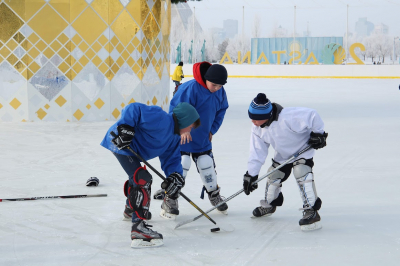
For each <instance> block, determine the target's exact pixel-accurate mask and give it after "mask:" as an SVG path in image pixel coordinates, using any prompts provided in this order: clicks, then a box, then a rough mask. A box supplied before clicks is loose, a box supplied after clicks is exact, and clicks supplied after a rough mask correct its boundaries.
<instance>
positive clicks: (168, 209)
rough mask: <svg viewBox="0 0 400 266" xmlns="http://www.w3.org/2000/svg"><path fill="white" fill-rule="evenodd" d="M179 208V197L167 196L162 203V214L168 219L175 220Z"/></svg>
mask: <svg viewBox="0 0 400 266" xmlns="http://www.w3.org/2000/svg"><path fill="white" fill-rule="evenodd" d="M178 208H179V205H178V199H175V200H174V199H171V198H170V197H168V196H165V198H164V200H163V203H162V204H161V212H160V216H161V217H163V218H165V219H168V220H175V219H176V216H177V215H179V210H178Z"/></svg>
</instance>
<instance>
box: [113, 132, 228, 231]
mask: <svg viewBox="0 0 400 266" xmlns="http://www.w3.org/2000/svg"><path fill="white" fill-rule="evenodd" d="M110 134H111V136H113V137H117V135H116V134H115V133H114V132H113V131H111V132H110ZM127 149H128V150H129V151H130V152H132V153H133V154H134V155H135V156H136V157H137V158H138V159H139V160H141V161H142V162H143V163H144V164H145V165H147V166H148V167H149V168H150V169H151V170H153V172H154V173H156V174H157V175H158V176H159V177H160V178H161V179H162V180H164V181H165V180H166V178H165V177H164V176H163V175H162V174H160V172H158V171H157V170H156V169H155V168H154V167H153V166H151V164H149V163H148V162H147V161H146V160H145V159H143V157H142V156H140V155H139V154H137V153H136V152H135V151H134V150H133V149H132V148H131V147H129V146H128V147H127ZM179 195H181V196H182V197H183V198H184V199H185V200H187V202H189V203H190V204H191V205H192V206H193V207H195V208H196V209H197V210H198V211H199V212H200V213H201V214H202V215H201V216H203V215H204V216H205V217H206V218H207V219H208V220H210V221H211V222H212V223H213V224H215V225H216V226H218V225H217V223H216V222H215V221H214V220H213V219H212V218H211V217H210V216H208V215H207V213H205V212H204V211H203V210H202V209H200V207H198V206H197V205H196V204H194V203H193V201H191V200H190V199H189V198H188V197H186V195H185V194H183V193H182V192H179ZM220 228H221V227H220V226H218V229H217V228H213V229H211V230H214V231H212V232H216V231H219V229H220ZM222 229H223V228H222ZM224 231H229V230H225V229H224Z"/></svg>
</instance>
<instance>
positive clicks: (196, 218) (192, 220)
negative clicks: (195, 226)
mask: <svg viewBox="0 0 400 266" xmlns="http://www.w3.org/2000/svg"><path fill="white" fill-rule="evenodd" d="M309 149H311V146H308V147H306V148H304V149H302V150H301V151H299V152H297V153H295V154H293V155H292V157H290V158H289V159H288V160H286V161H285V162H283V163H282V164H281V165H279V166H278V167H277V168H275V169H274V170H272V171H271V172H268V173H266V174H265V175H263V176H262V177H260V178H259V179H258V180H257V181H255V182H253V184H257V183H258V182H260V181H261V180H263V179H264V178H266V177H268V176H269V175H271V174H272V173H274V172H275V171H277V170H279V169H280V168H282V167H283V166H285V165H286V164H288V163H289V162H290V161H292V160H294V159H296V158H297V157H299V155H300V154H302V153H304V152H306V151H308V150H309ZM243 191H244V189H243V188H242V189H241V190H239V191H238V192H236V193H235V194H233V195H232V196H230V197H228V198H226V199H225V200H224V201H221V202H220V203H219V204H218V205H216V206H214V207H212V208H211V209H209V210H208V211H206V213H209V212H211V211H213V210H215V209H216V208H218V207H219V206H221V205H222V204H224V203H225V202H228V201H230V200H231V199H233V198H234V197H236V196H237V195H239V194H240V193H242V192H243ZM201 217H202V215H199V216H196V217H195V218H193V219H190V220H186V221H182V222H180V223H178V224H177V225H176V226H175V229H177V228H179V227H181V226H182V225H185V224H188V223H191V222H194V221H196V220H198V219H200V218H201Z"/></svg>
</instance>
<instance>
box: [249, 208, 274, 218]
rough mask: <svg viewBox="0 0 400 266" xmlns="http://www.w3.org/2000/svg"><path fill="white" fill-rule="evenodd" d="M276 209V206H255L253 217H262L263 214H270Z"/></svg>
mask: <svg viewBox="0 0 400 266" xmlns="http://www.w3.org/2000/svg"><path fill="white" fill-rule="evenodd" d="M275 211H276V207H275V206H272V207H267V208H265V207H263V206H260V207H257V208H255V209H254V210H253V215H254V217H263V216H271V215H272V214H273V213H274V212H275Z"/></svg>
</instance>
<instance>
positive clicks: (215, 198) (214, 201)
mask: <svg viewBox="0 0 400 266" xmlns="http://www.w3.org/2000/svg"><path fill="white" fill-rule="evenodd" d="M220 190H221V188H220V187H219V188H218V189H217V190H214V191H211V192H207V194H208V199H209V200H210V202H211V205H212V206H217V205H218V204H219V203H220V202H222V201H224V199H223V198H222V197H221V195H220V194H219V191H220ZM217 210H218V211H220V212H222V213H223V214H228V211H227V210H228V205H227V204H226V203H223V204H222V205H221V206H218V207H217Z"/></svg>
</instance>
